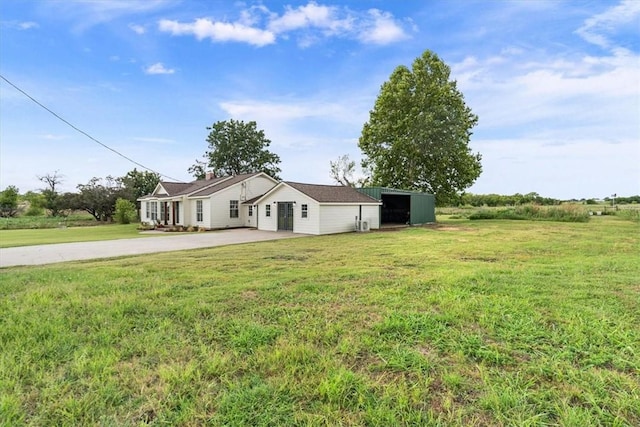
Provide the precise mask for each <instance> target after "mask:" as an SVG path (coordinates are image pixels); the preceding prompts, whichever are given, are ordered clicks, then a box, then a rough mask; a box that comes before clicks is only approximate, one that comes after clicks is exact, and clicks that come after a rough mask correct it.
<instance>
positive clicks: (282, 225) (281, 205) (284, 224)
mask: <svg viewBox="0 0 640 427" xmlns="http://www.w3.org/2000/svg"><path fill="white" fill-rule="evenodd" d="M278 231H293V203H292V202H278Z"/></svg>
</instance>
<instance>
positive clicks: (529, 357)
mask: <svg viewBox="0 0 640 427" xmlns="http://www.w3.org/2000/svg"><path fill="white" fill-rule="evenodd" d="M639 231H640V229H639V226H638V223H637V222H632V221H623V220H620V219H619V218H615V217H598V218H592V220H591V221H589V222H588V223H552V222H530V221H467V220H455V221H447V222H444V223H440V224H439V225H438V226H435V227H432V228H411V229H406V230H403V231H394V232H377V233H367V234H356V233H352V234H344V235H337V236H321V237H309V238H302V239H293V240H286V241H274V242H264V243H256V244H247V245H237V246H229V247H220V248H213V249H207V250H193V251H185V252H176V253H163V254H157V255H154V256H153V257H149V256H143V257H132V258H125V259H117V260H103V261H96V262H77V263H68V264H57V265H54V266H48V267H29V268H8V269H1V270H0V281H1V283H2V285H1V286H0V424H1V425H3V426H9V425H11V426H19V425H32V426H41V425H55V426H76V425H118V426H120V425H124V426H134V425H137V426H140V425H171V426H174V425H178V426H179V425H182V426H198V425H213V426H217V425H228V426H277V425H310V426H334V425H346V426H348V425H354V426H356V425H371V426H396V425H398V426H400V425H415V426H423V425H424V426H429V425H433V426H436V425H441V426H474V425H476V426H485V425H496V426H501V425H517V426H548V425H558V426H605V425H606V426H637V425H640V405H639V403H638V402H640V279H639V278H640V256H639V255H638V254H639V253H640V233H639Z"/></svg>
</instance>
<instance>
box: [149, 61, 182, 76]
mask: <svg viewBox="0 0 640 427" xmlns="http://www.w3.org/2000/svg"><path fill="white" fill-rule="evenodd" d="M144 72H145V73H146V74H173V73H175V72H176V70H174V69H173V68H165V66H164V65H163V64H162V62H156V63H155V64H153V65H150V66H148V67H147V68H145V69H144Z"/></svg>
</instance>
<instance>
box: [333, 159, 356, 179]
mask: <svg viewBox="0 0 640 427" xmlns="http://www.w3.org/2000/svg"><path fill="white" fill-rule="evenodd" d="M329 166H330V167H331V171H330V172H329V174H330V175H331V178H332V179H333V180H334V181H335V182H336V183H338V184H340V185H344V186H345V187H354V186H355V179H354V178H353V174H354V173H355V170H356V162H355V160H351V159H350V158H349V155H348V154H345V155H342V156H340V157H338V159H337V160H336V161H335V162H331V161H330V162H329Z"/></svg>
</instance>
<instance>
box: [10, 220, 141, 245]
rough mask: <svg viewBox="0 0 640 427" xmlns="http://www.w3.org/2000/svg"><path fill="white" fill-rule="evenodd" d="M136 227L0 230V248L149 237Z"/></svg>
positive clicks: (128, 225)
mask: <svg viewBox="0 0 640 427" xmlns="http://www.w3.org/2000/svg"><path fill="white" fill-rule="evenodd" d="M137 227H138V226H137V225H136V224H126V225H119V224H106V225H97V226H93V227H68V228H42V229H20V230H0V248H11V247H15V246H32V245H46V244H51V243H69V242H90V241H96V240H114V239H131V238H134V237H148V236H149V235H148V234H140V232H139V231H138V230H137Z"/></svg>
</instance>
